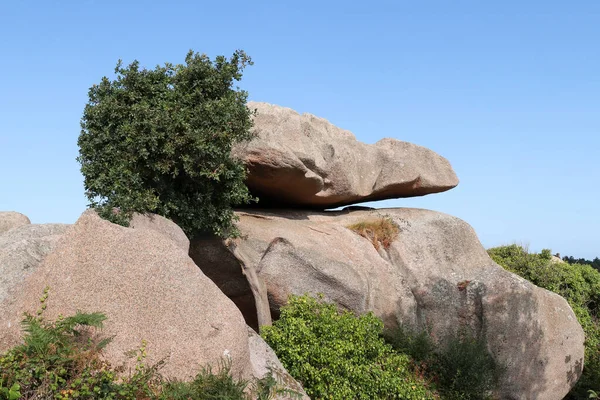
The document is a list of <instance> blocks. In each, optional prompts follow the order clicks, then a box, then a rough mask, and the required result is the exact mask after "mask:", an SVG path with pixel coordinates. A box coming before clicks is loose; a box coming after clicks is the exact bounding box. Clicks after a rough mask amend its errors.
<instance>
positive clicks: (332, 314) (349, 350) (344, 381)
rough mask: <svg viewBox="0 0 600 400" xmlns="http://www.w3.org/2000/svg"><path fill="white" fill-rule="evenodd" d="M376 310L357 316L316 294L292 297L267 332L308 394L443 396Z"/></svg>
mask: <svg viewBox="0 0 600 400" xmlns="http://www.w3.org/2000/svg"><path fill="white" fill-rule="evenodd" d="M382 332H383V324H382V322H381V321H380V320H379V319H377V318H376V317H374V316H373V315H372V314H366V315H363V316H360V317H356V316H355V315H354V314H352V313H350V312H348V311H345V312H338V309H337V307H336V306H335V305H332V304H326V303H323V302H321V301H318V300H317V299H314V298H312V297H310V296H306V295H305V296H302V297H291V298H290V299H289V302H288V305H287V306H285V307H283V308H282V310H281V317H280V319H279V320H278V321H276V322H275V323H274V324H273V326H272V327H264V328H263V332H262V335H263V337H264V338H265V340H266V342H267V343H268V344H269V345H270V346H271V347H272V348H273V350H275V353H276V354H277V356H278V357H279V359H280V360H281V362H282V363H283V365H284V366H285V367H286V369H287V370H288V372H289V373H290V374H291V375H292V376H293V377H294V378H296V379H297V380H299V381H300V382H301V383H302V384H303V386H304V389H305V390H306V392H307V394H308V395H309V396H310V397H311V398H312V399H314V400H318V399H332V400H335V399H340V400H342V399H343V400H347V399H368V400H371V399H431V398H435V397H436V396H437V395H436V394H435V393H434V392H432V391H431V390H430V389H428V388H427V387H426V384H425V382H424V381H423V380H422V379H419V378H418V377H416V376H415V375H414V373H413V371H412V369H411V364H410V358H409V357H408V356H407V355H405V354H400V353H398V352H395V351H394V350H393V349H392V347H391V346H390V345H389V344H387V343H385V341H384V340H383V338H382V336H381V334H382Z"/></svg>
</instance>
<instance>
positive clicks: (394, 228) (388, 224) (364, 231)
mask: <svg viewBox="0 0 600 400" xmlns="http://www.w3.org/2000/svg"><path fill="white" fill-rule="evenodd" d="M347 228H348V229H350V230H352V231H354V232H356V233H358V234H359V235H360V236H362V237H364V238H366V239H368V240H369V241H370V242H371V243H373V246H374V247H375V249H377V250H379V249H380V247H382V246H383V248H384V249H388V248H389V247H390V245H391V244H392V242H393V241H394V240H396V239H397V238H398V235H399V234H400V227H399V226H398V225H397V224H396V223H395V222H394V221H393V220H392V219H391V218H390V217H380V218H377V219H371V220H366V221H361V222H357V223H355V224H352V225H349V226H347Z"/></svg>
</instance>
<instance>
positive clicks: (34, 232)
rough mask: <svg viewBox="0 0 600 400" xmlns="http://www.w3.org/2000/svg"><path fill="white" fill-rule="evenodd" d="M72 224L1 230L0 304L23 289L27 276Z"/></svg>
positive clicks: (28, 226)
mask: <svg viewBox="0 0 600 400" xmlns="http://www.w3.org/2000/svg"><path fill="white" fill-rule="evenodd" d="M14 214H18V213H14ZM19 215H22V214H19ZM25 218H27V217H25ZM27 221H29V219H27ZM68 227H69V225H66V224H39V225H38V224H33V225H32V224H26V225H21V226H19V227H16V228H12V229H10V230H7V231H5V232H3V233H0V303H2V302H3V301H5V300H6V299H7V298H8V297H9V296H11V295H12V293H14V292H18V291H19V290H21V285H22V283H23V281H24V280H25V278H27V276H29V275H30V274H32V273H33V272H34V271H35V270H36V269H37V267H38V266H39V265H40V263H41V262H42V260H44V258H45V257H46V256H47V255H48V254H49V253H51V252H52V251H53V250H54V247H55V246H56V243H57V242H58V239H59V238H60V237H61V236H62V235H63V234H64V232H65V231H66V230H67V228H68Z"/></svg>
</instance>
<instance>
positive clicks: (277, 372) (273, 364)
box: [248, 327, 310, 400]
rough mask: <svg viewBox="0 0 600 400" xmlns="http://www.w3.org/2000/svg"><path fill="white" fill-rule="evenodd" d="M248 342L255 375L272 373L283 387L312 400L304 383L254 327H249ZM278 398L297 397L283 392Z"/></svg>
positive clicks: (304, 398) (260, 375)
mask: <svg viewBox="0 0 600 400" xmlns="http://www.w3.org/2000/svg"><path fill="white" fill-rule="evenodd" d="M248 343H249V345H250V361H251V362H252V368H253V375H254V376H257V377H264V376H266V375H267V374H269V373H271V374H272V376H273V377H274V378H275V379H276V380H277V381H278V382H279V384H280V385H281V386H282V387H285V388H286V389H289V390H292V391H294V392H296V393H298V394H300V395H302V400H310V398H309V397H308V395H307V394H306V392H305V391H304V388H303V387H302V385H300V384H299V383H298V382H297V381H296V380H295V379H294V378H293V377H292V376H291V375H290V374H289V373H288V372H287V370H286V369H285V367H284V366H283V364H281V362H280V361H279V359H278V358H277V355H276V354H275V352H274V351H273V349H271V348H270V347H269V345H268V344H267V343H266V342H265V341H264V340H263V338H261V337H260V335H259V334H258V333H256V332H255V331H254V329H252V328H250V327H248ZM275 398H276V399H290V398H297V396H290V395H289V394H286V393H282V394H279V395H277V396H276V397H275Z"/></svg>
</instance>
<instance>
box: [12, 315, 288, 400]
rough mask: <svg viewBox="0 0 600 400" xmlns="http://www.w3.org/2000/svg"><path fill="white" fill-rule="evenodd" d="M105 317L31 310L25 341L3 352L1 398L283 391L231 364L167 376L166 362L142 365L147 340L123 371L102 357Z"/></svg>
mask: <svg viewBox="0 0 600 400" xmlns="http://www.w3.org/2000/svg"><path fill="white" fill-rule="evenodd" d="M104 320H105V316H104V315H102V314H100V313H93V314H83V313H77V314H76V315H75V316H72V317H67V318H62V319H59V320H57V321H55V322H47V321H44V320H43V319H42V318H41V317H33V316H31V315H27V316H26V317H25V319H24V320H23V327H24V330H25V335H24V338H23V344H21V345H19V346H16V347H14V348H12V349H10V350H9V351H8V352H6V353H5V354H2V355H0V400H16V399H87V400H92V399H118V400H135V399H148V400H172V399H175V400H178V399H181V400H184V399H185V400H187V399H198V400H215V399H227V400H248V399H249V398H250V397H252V398H255V399H258V400H267V399H271V398H273V396H274V395H275V393H281V392H282V391H283V389H281V387H279V385H278V383H277V381H276V380H275V378H273V376H272V375H269V376H267V377H266V378H264V379H263V380H259V381H258V382H255V384H254V390H252V389H250V390H247V386H248V383H247V382H244V381H236V380H234V379H233V378H232V377H231V376H230V375H229V373H228V372H229V367H228V364H227V363H224V364H223V365H222V367H221V368H220V369H219V371H217V372H216V373H213V371H212V370H211V369H209V368H207V369H204V370H202V371H201V372H200V373H199V374H198V375H197V376H196V378H195V379H194V380H193V381H191V382H178V381H173V380H165V379H163V378H162V377H161V376H160V374H159V370H160V367H161V366H162V363H159V364H158V365H154V366H147V365H145V364H144V358H145V352H146V351H145V345H144V344H142V347H141V348H140V349H139V351H138V352H137V354H138V358H137V361H138V363H137V365H136V368H135V371H134V372H133V373H132V374H130V375H129V376H123V371H122V370H120V369H116V368H113V367H112V366H111V365H110V364H109V363H107V362H106V361H105V360H103V359H102V357H101V353H102V349H103V347H104V346H105V345H107V344H108V343H109V340H106V339H102V338H100V337H99V336H97V335H96V332H95V331H94V330H93V329H92V328H94V327H95V328H101V327H102V322H103V321H104Z"/></svg>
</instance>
